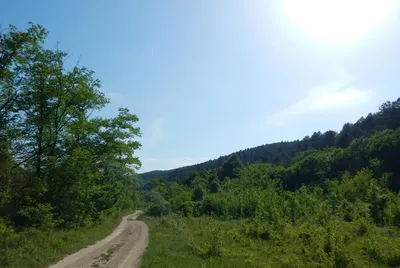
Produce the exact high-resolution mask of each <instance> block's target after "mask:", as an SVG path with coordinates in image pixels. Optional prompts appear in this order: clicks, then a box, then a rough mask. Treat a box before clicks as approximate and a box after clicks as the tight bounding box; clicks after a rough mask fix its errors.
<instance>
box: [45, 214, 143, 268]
mask: <svg viewBox="0 0 400 268" xmlns="http://www.w3.org/2000/svg"><path fill="white" fill-rule="evenodd" d="M141 213H142V212H141V211H136V213H135V214H133V215H129V216H125V217H124V218H123V219H122V222H121V224H120V225H119V226H118V227H117V228H116V229H115V230H114V232H113V233H112V234H110V235H109V236H107V237H106V238H105V239H103V240H101V241H98V242H97V243H96V244H94V245H92V246H89V247H87V248H84V249H82V250H80V251H78V252H76V253H74V254H72V255H69V256H67V257H65V258H64V259H63V260H61V261H59V262H58V263H56V264H53V265H51V266H49V268H78V267H82V268H89V267H90V268H106V267H107V268H128V267H129V268H131V267H139V264H140V258H141V256H142V254H143V252H144V250H145V249H146V247H147V244H148V235H149V231H148V227H147V225H146V224H145V223H144V222H142V221H137V220H136V218H137V217H138V216H139V215H140V214H141Z"/></svg>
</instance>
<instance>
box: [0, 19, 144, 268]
mask: <svg viewBox="0 0 400 268" xmlns="http://www.w3.org/2000/svg"><path fill="white" fill-rule="evenodd" d="M47 34H48V33H47V31H46V30H45V29H44V28H43V27H42V26H40V25H35V24H32V23H30V25H29V28H28V29H27V30H25V31H20V30H18V29H17V28H16V27H14V26H9V27H8V28H7V29H5V30H3V31H2V32H1V35H0V233H1V234H2V235H1V236H0V245H1V246H0V248H1V250H2V252H1V254H0V255H2V256H5V257H4V258H3V257H0V263H1V265H0V266H1V267H6V266H7V265H8V264H7V263H8V260H9V256H11V255H12V256H15V255H13V254H14V253H13V252H17V251H18V250H19V249H18V248H24V247H25V246H26V247H28V246H30V245H35V246H37V241H36V242H32V241H30V240H29V239H28V238H27V237H28V236H27V234H30V233H32V237H34V238H39V237H41V236H42V234H44V233H46V232H50V233H51V232H52V231H54V232H57V231H60V232H61V230H62V229H65V230H67V229H69V228H75V227H85V226H86V227H87V226H92V225H93V224H100V223H101V222H102V221H103V220H104V219H105V217H106V216H107V215H113V214H115V213H118V212H119V211H122V210H125V209H133V208H134V207H135V206H136V203H137V200H138V191H137V188H138V183H137V181H136V174H135V169H137V168H138V167H140V161H139V159H138V158H137V157H136V156H134V152H135V151H136V150H138V149H140V147H141V144H140V143H139V142H137V141H136V140H135V139H136V138H137V137H138V136H140V135H141V133H140V129H139V128H138V127H136V126H135V125H136V123H137V121H138V117H137V116H136V115H134V114H131V113H130V112H129V110H128V109H126V108H119V110H118V112H119V113H118V115H117V116H116V117H114V118H102V117H100V116H94V114H96V113H98V111H99V110H101V109H102V108H103V107H104V106H105V105H106V104H108V103H109V100H108V99H107V98H106V97H105V96H104V94H103V93H102V92H101V91H100V81H99V80H98V79H96V78H95V77H94V72H93V71H91V70H89V69H87V68H85V67H81V66H79V65H78V64H76V65H75V66H73V67H72V68H67V66H68V65H67V63H66V61H67V59H68V54H67V53H65V52H63V51H61V50H59V49H58V48H56V49H54V50H50V49H46V48H45V47H44V46H43V43H44V42H45V39H46V36H47ZM55 230H57V231H55ZM53 242H54V241H53ZM35 243H36V244H35ZM60 243H61V242H60ZM76 243H79V242H78V241H77V242H76ZM4 245H5V247H3V246H4ZM61 247H62V246H61ZM3 249H4V250H3ZM25 250H28V251H29V250H30V249H29V248H25ZM10 254H11V255H10ZM16 254H17V253H16ZM18 254H20V253H18ZM18 254H17V255H18ZM59 255H60V254H59ZM59 255H58V256H59ZM61 255H62V254H61ZM7 256H8V257H7ZM47 260H48V259H47ZM10 263H12V262H10ZM41 265H43V264H42V263H41ZM31 267H37V266H35V265H32V266H31Z"/></svg>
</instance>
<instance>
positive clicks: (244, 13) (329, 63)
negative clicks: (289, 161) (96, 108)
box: [0, 0, 400, 173]
mask: <svg viewBox="0 0 400 268" xmlns="http://www.w3.org/2000/svg"><path fill="white" fill-rule="evenodd" d="M336 2H337V4H334V3H336ZM345 2H346V1H342V0H341V1H331V2H329V1H328V2H327V1H325V2H324V3H329V4H330V6H329V5H328V7H329V8H327V7H326V6H321V5H319V4H318V2H317V1H315V0H307V1H305V2H303V5H302V6H301V8H300V7H299V6H298V5H296V2H295V1H293V0H282V1H268V2H266V1H261V0H253V1H238V0H235V1H227V0H224V1H219V2H215V1H210V0H207V1H202V2H196V3H194V2H191V3H189V2H187V1H183V0H180V1H179V0H175V1H168V2H161V1H146V2H145V3H144V2H138V1H133V2H132V1H127V0H125V1H120V2H118V4H115V3H105V2H101V3H99V2H97V1H94V0H92V1H85V2H81V1H76V0H74V1H69V2H68V3H53V2H52V1H41V2H39V3H36V2H31V1H26V0H17V1H13V2H8V3H6V4H5V6H4V9H3V12H2V14H1V15H2V16H1V18H0V25H1V28H2V29H4V28H6V27H7V26H8V25H9V24H12V25H15V26H17V27H18V28H19V29H25V28H27V26H28V21H32V22H33V23H36V24H41V25H43V26H44V27H45V28H46V29H47V30H49V38H48V40H47V42H46V47H49V48H53V47H54V46H55V45H56V43H57V42H60V45H59V46H60V48H61V49H62V50H65V51H66V52H69V53H71V57H70V63H71V64H74V63H75V62H76V61H77V60H78V59H79V61H80V64H81V65H82V66H85V67H87V68H88V69H91V70H94V71H95V72H96V75H95V76H96V77H97V78H99V79H100V80H101V82H102V88H101V90H102V91H103V92H104V93H105V94H106V96H107V97H109V98H110V99H111V104H110V105H108V106H107V108H105V109H104V110H103V111H101V112H100V114H101V115H102V116H107V117H110V116H114V115H116V114H117V108H118V107H127V108H129V109H130V111H131V112H132V113H134V114H136V115H138V117H139V119H140V121H139V124H138V126H139V127H140V128H141V131H142V134H143V135H142V138H141V139H140V141H141V143H142V145H143V146H142V149H141V150H140V151H138V152H137V155H138V156H139V158H140V160H141V161H142V168H141V169H140V170H138V173H145V172H149V171H155V170H170V169H174V168H178V167H184V166H190V165H195V164H199V163H203V162H206V161H208V160H211V159H217V158H218V157H220V156H225V155H229V154H231V153H233V152H237V151H240V150H245V149H248V148H253V147H257V146H260V145H264V144H271V143H275V142H280V141H293V140H297V139H302V138H303V137H304V136H308V135H311V134H312V133H314V132H317V131H321V132H322V133H323V132H325V131H327V130H334V131H336V132H339V131H340V130H341V128H342V126H343V124H345V123H347V122H351V123H353V122H355V121H356V120H358V119H359V118H360V117H362V116H366V115H367V114H368V113H370V112H371V113H373V112H376V111H377V109H378V107H379V106H380V105H381V104H382V103H383V102H385V101H393V100H395V99H397V98H398V97H399V96H398V93H397V92H398V89H397V82H398V81H397V79H398V75H397V72H396V70H398V69H399V67H400V63H399V62H396V61H395V59H396V58H397V56H399V54H400V52H398V49H397V47H398V46H399V44H400V35H399V33H400V31H399V27H400V26H399V25H400V24H399V23H398V22H399V14H400V13H399V12H398V11H399V9H398V3H397V2H396V1H392V0H383V1H369V2H365V3H363V1H359V0H357V1H356V0H354V1H352V2H351V3H352V5H348V6H346V8H347V9H343V7H344V5H345ZM361 5H363V7H364V8H362V9H360V6H361ZM21 6H24V7H25V8H24V9H21V8H20V7H21ZM5 10H7V12H5ZM293 10H296V12H293ZM330 11H332V12H330ZM354 11H359V12H354ZM355 13H357V14H356V15H357V16H358V17H355V15H354V14H355ZM337 15H341V17H342V18H343V21H342V22H341V23H338V22H337V21H335V20H334V18H335V17H336V16H337ZM71 18H73V19H71ZM316 21H318V22H319V23H316ZM353 21H354V22H353ZM317 26H318V27H317Z"/></svg>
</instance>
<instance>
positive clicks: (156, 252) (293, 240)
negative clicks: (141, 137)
mask: <svg viewBox="0 0 400 268" xmlns="http://www.w3.org/2000/svg"><path fill="white" fill-rule="evenodd" d="M399 103H400V100H397V101H396V102H387V103H385V104H383V105H382V106H381V108H380V110H379V112H377V113H375V114H370V115H368V117H367V118H361V119H360V120H359V121H358V122H357V123H355V124H345V125H344V127H343V130H342V131H341V132H340V133H338V134H336V133H334V132H327V133H330V134H327V133H325V134H320V133H315V134H314V135H313V136H311V137H306V138H304V139H303V140H302V141H295V142H292V143H282V146H281V147H279V146H280V144H279V143H278V144H273V145H270V146H269V145H266V146H263V147H258V148H263V149H264V152H265V155H267V154H268V153H271V154H272V152H275V153H276V155H275V157H277V158H281V160H280V161H270V162H269V161H268V160H267V159H263V160H261V159H258V158H254V159H252V160H253V161H257V160H258V161H257V162H256V163H251V162H253V161H250V160H248V161H245V162H244V163H243V161H242V159H243V157H244V155H245V153H243V152H242V154H232V155H231V156H229V157H228V158H227V160H226V161H225V162H224V163H223V164H222V165H221V166H220V167H215V168H209V169H203V170H200V171H196V172H191V173H189V175H186V176H184V177H183V179H180V180H178V181H173V180H169V179H170V178H171V177H167V178H166V179H150V180H148V181H147V182H146V184H145V186H144V188H143V189H145V190H144V191H143V197H144V199H145V200H146V202H147V204H148V208H147V214H148V215H149V216H152V217H149V218H148V219H147V221H148V223H149V225H150V226H151V228H153V230H154V231H153V232H154V234H153V236H152V237H151V241H150V247H149V249H148V251H147V253H146V254H147V255H146V256H145V259H144V264H143V267H174V263H175V264H176V263H178V262H179V263H181V262H180V260H182V259H183V260H184V264H185V267H202V266H204V267H229V266H231V267H399V266H400V229H399V228H400V194H399V190H400V165H399V164H400V162H399V159H400V128H397V127H398V125H399V124H400V106H399ZM285 145H288V146H287V147H285ZM289 145H291V146H289ZM258 148H254V149H249V150H247V151H246V153H248V154H249V153H250V152H256V150H257V149H258ZM271 148H281V150H278V149H276V150H275V151H272V149H271ZM284 148H285V149H284ZM295 151H297V153H294V152H295ZM278 152H279V153H278ZM292 152H293V155H292V157H290V154H292ZM286 153H288V154H286ZM260 154H261V153H260ZM271 159H274V157H272V158H271ZM276 162H278V163H279V164H276ZM208 163H212V162H208ZM215 164H216V162H215ZM203 165H206V164H203ZM187 169H190V167H189V168H187Z"/></svg>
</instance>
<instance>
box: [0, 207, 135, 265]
mask: <svg viewBox="0 0 400 268" xmlns="http://www.w3.org/2000/svg"><path fill="white" fill-rule="evenodd" d="M129 213H130V211H123V212H121V213H119V214H118V215H115V214H114V215H110V216H109V217H108V218H107V219H106V220H105V221H103V222H102V223H100V224H98V225H94V226H88V227H82V228H77V229H70V230H59V229H53V230H48V231H39V230H26V231H24V232H19V233H14V234H10V235H8V236H7V237H4V236H3V237H0V267H2V268H3V267H4V268H5V267H13V268H19V267H21V268H22V267H24V268H25V267H32V268H40V267H47V266H48V265H49V264H52V263H55V262H57V261H58V260H60V259H62V258H63V257H64V256H65V255H68V254H72V253H74V252H76V251H78V250H79V249H81V248H84V247H86V246H88V245H91V244H93V243H94V242H96V241H98V240H101V239H103V238H104V237H106V236H107V235H109V234H110V233H111V232H112V230H113V229H115V228H116V227H117V226H118V224H119V223H120V222H121V218H122V216H123V215H127V214H129Z"/></svg>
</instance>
